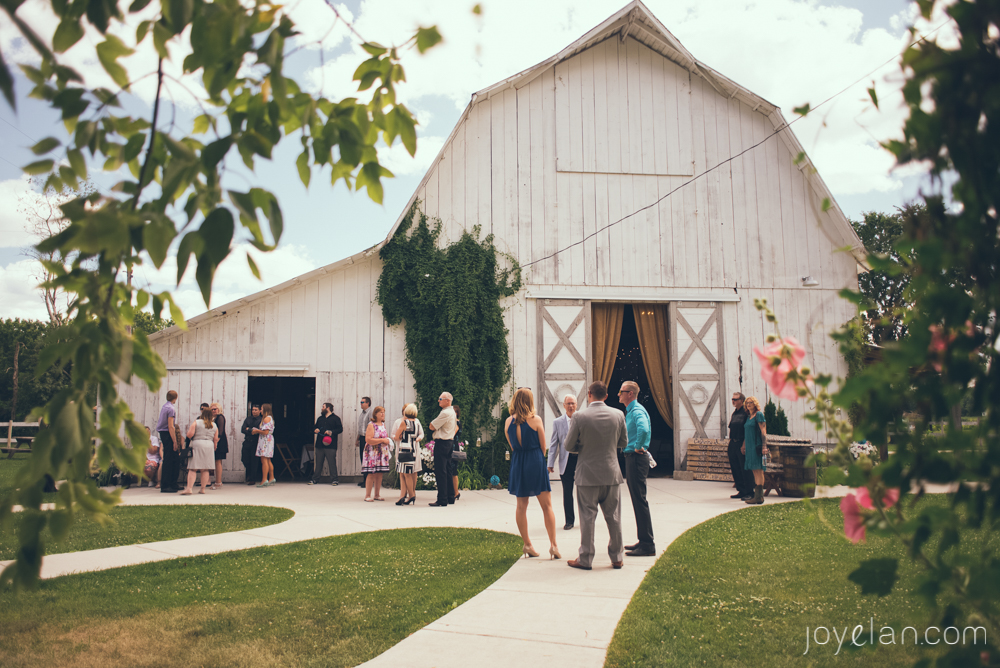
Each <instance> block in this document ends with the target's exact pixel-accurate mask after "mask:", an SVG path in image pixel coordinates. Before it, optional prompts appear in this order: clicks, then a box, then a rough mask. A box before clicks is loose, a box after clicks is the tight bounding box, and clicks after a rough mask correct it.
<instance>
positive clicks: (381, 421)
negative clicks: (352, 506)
mask: <svg viewBox="0 0 1000 668" xmlns="http://www.w3.org/2000/svg"><path fill="white" fill-rule="evenodd" d="M391 455H392V441H391V440H389V433H388V432H387V431H386V429H385V409H384V408H382V407H381V406H376V407H375V408H374V409H372V421H371V422H369V423H368V428H367V429H366V430H365V453H364V457H363V458H362V460H361V472H362V473H363V474H364V475H365V501H385V499H383V498H382V497H381V496H380V493H381V492H382V474H383V473H385V472H387V471H388V470H389V457H390V456H391ZM373 487H374V489H375V498H374V499H373V498H372V488H373Z"/></svg>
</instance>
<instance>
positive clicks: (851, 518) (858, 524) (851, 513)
mask: <svg viewBox="0 0 1000 668" xmlns="http://www.w3.org/2000/svg"><path fill="white" fill-rule="evenodd" d="M840 512H841V513H843V515H844V535H845V536H847V539H848V540H849V541H851V542H852V543H859V542H861V541H863V540H864V539H865V521H864V519H863V518H862V517H861V511H860V508H859V506H858V500H857V498H856V497H855V496H854V495H853V494H848V495H847V496H845V497H844V498H843V499H841V500H840Z"/></svg>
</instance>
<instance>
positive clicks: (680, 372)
mask: <svg viewBox="0 0 1000 668" xmlns="http://www.w3.org/2000/svg"><path fill="white" fill-rule="evenodd" d="M670 343H671V351H670V359H671V361H672V362H673V361H674V360H676V361H675V362H674V363H673V364H672V366H673V369H672V375H673V388H674V407H673V408H674V416H675V418H674V470H675V471H681V470H687V442H688V439H690V438H724V437H725V433H726V426H727V425H726V417H727V415H726V413H727V410H726V409H727V407H728V406H727V405H726V404H725V401H726V400H727V399H728V398H729V397H728V396H727V394H726V388H725V377H726V369H725V362H724V360H725V357H724V356H723V349H722V348H723V337H722V305H721V304H718V303H715V302H708V303H705V302H673V303H671V304H670ZM713 424H717V425H719V427H720V429H721V431H716V429H715V427H713V426H712V425H713Z"/></svg>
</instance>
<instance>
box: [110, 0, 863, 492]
mask: <svg viewBox="0 0 1000 668" xmlns="http://www.w3.org/2000/svg"><path fill="white" fill-rule="evenodd" d="M800 155H803V148H802V146H801V145H800V143H799V142H798V140H797V139H796V137H795V135H794V134H793V132H792V131H791V130H790V129H787V128H786V121H785V119H784V118H783V117H782V114H781V111H780V110H779V109H778V108H777V107H776V106H774V105H773V104H771V103H769V102H767V101H766V100H764V99H762V98H760V97H758V96H757V95H755V94H754V93H751V92H750V91H748V90H746V89H745V88H742V87H741V86H740V85H739V84H737V83H735V82H733V81H731V80H729V79H727V78H726V77H724V76H723V75H721V74H719V73H718V72H716V71H714V70H712V69H711V68H709V67H707V66H706V65H704V64H703V63H701V62H699V61H698V60H697V59H696V58H695V57H694V56H693V55H692V54H690V53H689V52H688V51H687V50H686V49H685V48H684V47H683V46H682V45H681V44H680V43H679V42H678V41H677V39H676V38H675V37H674V36H673V35H671V34H670V32H669V31H668V30H667V29H666V28H665V27H664V26H663V25H662V24H661V23H660V22H659V21H657V19H656V18H655V17H654V16H653V15H652V14H651V13H650V12H649V10H648V9H647V8H646V7H645V6H644V5H643V4H642V3H641V2H638V0H635V1H633V2H631V3H629V4H628V5H627V6H626V7H624V8H623V9H622V10H621V11H619V12H617V13H615V14H614V15H613V16H611V17H610V18H609V19H608V20H606V21H605V22H603V23H602V24H601V25H599V26H597V27H596V28H594V29H593V30H591V31H590V32H588V33H587V34H586V35H584V36H583V37H581V38H580V39H579V40H577V41H576V42H574V43H573V44H571V45H570V46H568V47H566V48H565V49H564V50H563V51H561V52H560V53H558V54H556V55H555V56H553V57H551V58H550V59H548V60H546V61H545V62H542V63H540V64H538V65H536V66H534V67H532V68H530V69H528V70H525V71H523V72H520V73H519V74H516V75H514V76H512V77H510V78H508V79H506V80H504V81H501V82H499V83H497V84H496V85H494V86H491V87H490V88H487V89H485V90H482V91H480V92H478V93H476V94H474V95H473V96H472V100H471V102H470V103H469V105H468V107H467V108H466V110H465V112H464V113H463V114H462V117H461V119H460V120H459V122H458V124H457V125H456V126H455V129H454V130H453V131H452V133H451V136H450V137H449V138H448V140H447V142H446V143H445V145H444V147H443V148H442V149H441V152H440V153H439V155H438V156H437V158H436V159H435V160H434V162H433V164H432V166H431V167H430V169H429V170H428V171H427V173H426V175H425V176H424V178H423V180H422V181H421V183H420V186H419V187H418V188H417V191H416V192H415V193H414V194H413V196H412V198H411V200H410V202H411V204H412V202H414V201H416V200H419V201H420V202H421V203H422V205H421V206H422V208H423V209H424V211H425V212H426V213H427V214H428V215H429V216H432V217H438V218H440V219H441V220H442V221H443V230H444V231H443V234H442V241H443V242H445V243H448V242H450V241H454V240H456V239H457V238H459V237H460V236H461V234H462V232H463V231H464V230H471V229H472V227H473V226H475V225H479V226H481V227H482V230H483V232H484V234H488V233H492V234H493V235H494V236H495V243H496V245H497V246H498V248H499V249H500V250H502V251H506V252H509V253H510V254H511V255H513V256H514V257H516V258H518V259H519V261H520V262H521V264H522V265H527V266H526V268H525V271H524V287H523V289H522V291H521V292H520V293H519V294H518V295H516V296H515V297H513V298H511V299H509V300H508V301H507V303H506V304H505V306H506V307H507V310H506V315H505V318H506V323H507V327H508V330H509V335H508V336H509V345H510V352H511V361H512V365H513V382H512V387H517V386H530V387H532V388H535V390H536V392H535V394H536V400H537V402H538V403H539V404H540V406H539V408H540V410H541V411H542V413H543V414H544V418H545V421H546V423H551V420H552V419H554V417H556V416H557V415H558V411H559V410H560V407H559V400H558V399H556V397H560V396H561V395H563V394H565V393H566V392H568V391H572V392H574V393H576V394H578V395H580V396H581V397H585V394H586V392H585V389H584V388H585V387H586V385H587V383H588V382H589V381H591V380H592V379H594V378H602V379H604V380H610V379H611V377H612V371H611V369H610V367H612V366H613V365H612V364H611V362H612V360H614V359H615V355H616V354H618V352H619V351H617V348H618V346H619V338H620V337H621V336H624V335H622V334H621V331H622V329H621V328H622V324H621V323H622V321H623V319H627V318H626V316H623V313H624V312H625V311H626V310H627V311H629V312H631V316H630V317H631V318H632V319H633V320H634V321H635V323H636V324H634V325H631V327H633V328H634V329H635V330H636V331H637V332H638V335H639V337H640V343H641V347H642V350H643V353H642V354H643V358H644V359H645V360H646V361H647V367H646V375H647V377H648V378H647V382H648V383H649V384H650V386H654V385H655V386H656V388H655V389H654V390H653V391H652V394H653V395H654V398H655V402H654V403H655V404H656V408H655V409H654V407H653V406H650V405H648V404H647V408H650V410H651V412H654V411H658V412H659V413H660V415H661V417H662V419H663V421H664V422H665V423H666V424H669V425H670V429H669V431H668V432H665V433H667V434H668V435H669V436H668V438H667V440H669V441H671V442H669V443H665V444H663V445H664V446H665V447H667V448H668V449H672V453H673V465H674V468H675V470H683V469H684V468H685V466H686V445H685V444H686V442H687V440H688V439H689V438H691V437H693V436H697V435H703V436H708V437H718V436H719V435H720V430H722V429H724V427H725V424H726V423H727V422H728V415H727V412H728V409H729V401H728V397H729V394H730V393H731V392H733V391H736V390H741V389H742V391H743V392H745V393H746V394H748V395H749V394H756V395H758V396H759V397H761V398H762V399H763V397H764V396H765V394H766V391H765V387H764V385H763V382H762V381H761V379H760V367H759V363H758V361H757V360H756V357H755V356H754V355H753V352H752V349H753V347H754V346H758V345H761V344H762V342H763V339H764V336H765V335H766V334H767V332H768V331H769V327H768V326H767V324H766V323H765V322H764V321H763V318H762V317H761V315H760V314H759V313H758V312H757V311H756V310H755V309H754V304H753V301H754V298H756V297H764V298H767V300H768V301H769V303H770V304H772V305H773V307H774V308H775V310H776V311H777V313H778V315H779V317H780V319H781V321H782V329H783V332H784V333H785V334H786V335H794V336H797V337H798V338H799V339H800V341H802V342H803V344H804V345H805V346H806V347H807V349H808V357H807V363H809V364H810V366H812V367H813V368H814V369H816V370H818V371H822V372H828V373H834V374H837V375H841V376H843V375H844V374H845V373H846V366H845V363H844V361H843V360H842V358H841V357H840V356H839V354H838V352H837V349H836V346H835V345H834V343H833V342H832V341H831V340H830V339H829V337H828V336H827V334H828V333H829V332H830V331H831V330H833V329H835V328H836V327H838V326H839V325H841V324H842V323H844V322H845V321H847V320H848V319H850V318H851V317H852V316H853V307H852V306H851V305H850V304H848V303H846V302H844V301H843V300H841V299H840V298H839V297H838V291H839V290H841V289H842V288H845V287H850V288H856V287H857V271H858V263H859V262H861V261H862V260H863V249H862V244H861V242H860V240H859V239H858V238H857V236H856V235H855V234H854V231H853V230H852V228H851V226H850V223H849V221H848V220H847V218H846V217H845V216H844V214H843V213H842V212H841V210H840V209H839V208H838V207H837V205H836V203H835V202H834V200H833V197H832V195H831V193H830V192H829V190H828V189H827V187H826V186H825V184H824V183H823V180H822V179H821V178H820V176H819V175H818V173H816V171H815V169H814V168H813V167H812V164H811V163H810V161H809V159H808V158H805V159H800V160H797V159H796V158H797V156H800ZM730 158H733V159H731V160H730ZM706 172H707V173H706ZM824 200H827V206H826V207H824ZM824 208H825V210H824ZM408 209H409V205H408V206H407V207H406V209H404V211H401V212H400V220H402V218H403V216H404V215H405V213H406V211H407V210H408ZM632 214H635V215H632ZM623 219H624V220H623ZM619 221H621V222H619ZM398 225H399V223H398V222H397V225H396V227H398ZM396 227H394V228H393V230H392V231H391V232H390V233H389V236H388V237H387V240H388V239H389V238H391V237H392V235H393V234H394V233H395V231H396ZM384 243H385V242H382V243H381V244H379V245H377V246H375V247H373V248H371V249H369V250H367V251H364V252H362V253H359V254H357V255H354V256H352V257H349V258H346V259H343V260H341V261H339V262H335V263H333V264H331V265H328V266H325V267H322V268H320V269H317V270H315V271H312V272H310V273H308V274H304V275H302V276H300V277H299V278H296V279H293V280H291V281H288V282H286V283H284V284H282V285H279V286H277V287H274V288H271V289H268V290H264V291H262V292H258V293H256V294H253V295H250V296H248V297H245V298H243V299H240V300H237V301H235V302H233V303H230V304H226V305H224V306H220V307H217V308H214V309H212V310H211V311H209V312H207V313H205V314H203V315H201V316H198V317H196V318H193V319H191V320H190V321H189V322H188V326H189V330H188V331H186V332H184V331H181V330H180V329H179V328H176V327H174V328H171V329H168V330H165V331H163V332H160V333H157V334H155V335H154V336H152V337H151V338H150V340H151V341H152V343H153V346H154V348H155V349H156V350H157V352H158V353H159V354H160V355H161V357H162V358H163V359H164V361H165V362H166V366H167V369H168V377H167V379H166V381H165V383H164V387H163V392H162V393H161V396H158V397H157V396H152V395H151V394H149V393H148V391H147V390H146V389H145V387H144V386H143V385H142V384H141V383H135V384H134V385H127V384H122V386H121V387H120V388H119V390H120V391H121V392H122V393H123V395H124V396H125V398H126V399H127V400H128V402H129V404H130V406H131V407H132V409H133V411H134V413H135V414H136V416H137V418H138V419H140V420H142V421H143V422H144V423H145V424H147V425H150V426H152V425H153V424H154V422H155V420H156V416H157V412H158V409H159V406H160V405H161V404H162V402H163V401H164V398H163V396H162V395H163V394H165V393H166V390H167V389H176V390H177V391H178V392H179V393H180V400H179V404H178V408H179V414H180V416H181V419H182V420H185V421H186V420H188V419H193V417H194V415H195V410H196V409H197V406H198V404H199V403H200V402H201V401H203V400H205V401H219V402H221V403H222V404H223V410H224V413H225V414H226V415H227V416H229V432H230V433H229V440H230V444H231V445H230V454H229V458H228V460H227V462H226V464H225V470H226V471H227V478H233V479H236V478H239V477H241V476H242V468H243V467H242V464H241V462H240V454H239V449H240V448H239V443H240V442H241V441H242V438H241V437H240V435H239V424H240V422H241V421H242V419H243V417H244V416H245V415H246V413H247V403H248V401H250V400H254V399H256V400H258V401H259V400H260V398H262V397H264V398H272V397H274V396H279V397H281V399H280V400H277V401H275V403H276V406H275V411H276V419H277V421H278V425H279V429H280V428H281V425H282V422H283V421H286V422H288V421H295V420H298V421H299V422H303V421H304V422H305V423H306V424H305V426H306V427H308V434H305V433H304V432H303V434H302V435H300V436H298V438H300V440H301V441H302V442H307V441H309V436H311V426H312V420H313V419H314V416H315V415H316V414H317V413H318V409H319V407H320V406H321V404H322V403H323V402H325V401H331V402H333V403H334V405H335V408H336V412H337V413H338V414H339V415H340V416H341V417H342V418H343V420H344V425H345V436H344V437H342V439H341V448H340V451H339V455H338V456H339V460H338V464H339V467H340V472H341V475H348V476H349V475H352V474H359V473H360V464H359V462H358V458H357V452H356V450H355V449H354V448H353V447H350V446H352V445H353V436H352V434H353V432H354V431H355V425H356V423H357V417H358V413H359V410H360V409H359V405H358V404H359V397H361V396H362V395H369V396H371V398H372V400H373V403H374V404H376V405H378V404H382V405H384V406H386V407H387V409H388V415H389V417H390V418H394V416H395V415H396V414H397V413H398V412H399V409H400V408H401V406H402V405H403V404H404V403H406V402H408V401H412V400H413V399H414V392H413V389H412V385H413V381H412V377H411V375H410V372H409V370H408V369H407V367H406V363H405V351H404V334H403V331H402V326H399V327H387V326H386V324H385V323H384V321H383V319H382V314H381V309H380V307H379V306H378V304H376V303H375V284H376V281H377V279H378V277H379V274H380V272H381V261H380V260H379V257H378V251H379V249H380V248H381V247H382V245H384ZM845 248H848V249H849V250H848V251H844V250H843V249H845ZM805 277H809V280H807V279H806V278H805ZM626 334H627V333H626ZM657 355H658V356H659V366H656V365H654V366H653V368H650V367H649V365H648V358H650V357H656V356H657ZM445 389H447V388H442V390H445ZM611 390H612V393H614V392H616V391H617V387H615V386H613V387H612V388H611ZM803 404H804V402H797V403H795V404H791V403H789V402H785V404H784V408H785V409H786V411H787V412H788V415H789V427H790V429H791V431H792V433H793V435H805V436H808V435H812V434H814V433H815V432H814V430H813V427H812V425H811V423H807V422H806V421H805V420H804V419H803V417H802V416H803V413H804V412H805V410H806V407H805V406H804V405H803ZM289 411H291V412H290V413H289ZM654 436H655V434H654ZM278 440H279V441H280V440H281V438H280V437H279V439H278ZM345 446H348V447H345ZM662 452H663V451H662V450H661V457H662Z"/></svg>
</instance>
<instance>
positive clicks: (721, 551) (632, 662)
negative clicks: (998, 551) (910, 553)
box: [606, 496, 998, 668]
mask: <svg viewBox="0 0 1000 668" xmlns="http://www.w3.org/2000/svg"><path fill="white" fill-rule="evenodd" d="M839 502H840V500H839V499H823V500H818V501H815V502H814V503H815V504H816V505H817V506H818V507H819V510H820V511H821V513H822V518H823V519H822V521H815V520H812V521H811V519H812V518H811V516H810V513H809V511H808V510H807V508H806V507H805V505H804V504H802V503H783V504H774V505H765V506H762V507H759V508H753V509H747V510H743V511H740V512H735V513H729V514H726V515H722V516H720V517H716V518H714V519H712V520H709V521H708V522H705V523H704V524H701V525H699V526H696V527H694V528H693V529H691V530H690V531H688V532H686V533H685V534H684V535H683V536H681V537H680V538H678V539H677V540H676V541H675V542H674V543H673V544H672V545H671V546H670V547H669V548H668V549H667V551H666V553H665V554H664V555H663V556H662V557H660V559H659V560H658V561H657V563H656V565H655V566H654V567H653V569H652V570H650V572H649V573H648V574H647V576H646V579H645V580H644V581H643V583H642V585H641V587H640V588H639V589H638V591H637V592H636V594H635V596H634V597H633V598H632V602H631V603H630V604H629V607H628V609H627V610H626V611H625V614H624V615H623V617H622V619H621V621H620V622H619V624H618V628H617V629H616V631H615V635H614V638H613V640H612V642H611V646H610V648H609V649H608V655H607V661H606V665H607V666H610V667H616V668H617V667H619V666H666V665H677V666H702V665H707V666H713V667H721V666H733V667H736V666H768V667H769V668H772V667H776V666H809V665H812V666H833V665H835V666H871V667H873V668H874V667H876V666H878V667H880V668H881V667H884V666H909V665H912V664H913V662H914V661H915V660H916V659H917V658H919V657H920V656H924V655H925V651H926V648H922V649H915V648H914V646H913V635H912V632H908V635H907V646H906V647H903V646H902V645H900V644H896V645H889V644H877V645H876V647H875V648H874V649H870V648H869V649H864V648H863V649H861V650H857V649H855V650H854V651H850V650H849V649H848V648H847V646H848V645H850V638H849V637H848V638H847V640H846V642H845V643H844V649H842V650H841V651H840V653H839V655H835V654H834V653H835V652H836V651H837V640H836V638H833V640H832V642H831V643H830V644H827V645H824V646H816V644H815V642H810V645H809V653H808V654H807V655H805V656H804V653H805V652H806V628H807V627H809V628H810V629H815V628H816V627H817V626H824V627H826V628H828V629H829V628H832V627H836V628H837V629H838V633H840V635H841V636H843V629H844V627H848V628H849V630H850V629H854V628H855V627H856V625H857V624H863V627H864V635H863V640H862V639H861V638H859V642H863V641H867V640H868V638H869V628H870V621H869V620H870V619H871V618H874V628H875V642H876V643H879V632H880V629H881V627H883V626H889V627H893V628H894V629H895V633H896V642H897V643H899V642H900V635H899V634H900V633H901V632H902V629H903V628H904V627H906V626H914V627H916V628H917V629H919V632H920V633H921V634H923V631H924V629H925V628H926V627H927V626H928V623H929V616H928V611H927V610H926V609H925V608H923V607H922V604H921V603H920V602H918V599H917V598H916V597H915V596H913V595H912V594H911V593H910V592H911V590H912V588H913V585H914V582H915V576H916V574H917V570H916V567H915V566H913V565H912V564H911V563H910V561H909V560H908V559H907V558H906V557H905V556H903V550H902V549H901V548H900V547H898V546H897V545H896V544H895V543H893V542H892V541H890V540H889V539H887V538H879V537H874V536H871V535H870V534H869V536H868V541H867V542H866V543H860V544H858V545H851V544H850V543H848V542H847V541H845V540H844V538H843V533H842V531H841V530H842V528H843V517H842V515H841V513H840V508H839ZM925 502H927V503H944V499H943V497H940V496H938V497H936V498H928V499H926V500H925ZM987 540H991V541H993V544H994V546H995V545H996V543H997V540H998V539H997V537H996V536H991V537H989V538H987ZM890 556H892V557H901V561H900V569H899V575H900V580H899V582H897V584H896V587H895V588H894V589H893V591H892V593H890V594H889V595H888V596H885V597H884V598H879V597H877V596H861V595H860V593H859V588H858V586H857V585H856V584H855V583H853V582H850V581H849V580H848V579H847V575H848V574H849V573H850V572H851V571H853V570H854V569H855V568H857V566H858V564H859V563H860V562H861V561H863V560H866V559H873V558H878V557H890ZM819 638H820V640H821V641H822V640H823V639H824V634H823V632H820V633H819ZM932 640H933V636H932ZM887 641H888V636H886V640H885V642H887ZM940 646H942V647H943V646H944V644H943V643H941V645H940Z"/></svg>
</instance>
